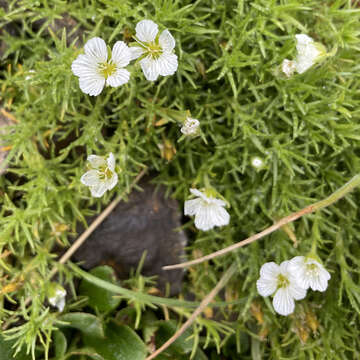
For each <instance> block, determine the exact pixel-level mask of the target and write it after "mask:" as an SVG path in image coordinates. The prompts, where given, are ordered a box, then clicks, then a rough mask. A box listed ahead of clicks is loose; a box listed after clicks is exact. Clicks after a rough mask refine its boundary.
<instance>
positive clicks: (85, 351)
mask: <svg viewBox="0 0 360 360" xmlns="http://www.w3.org/2000/svg"><path fill="white" fill-rule="evenodd" d="M76 355H77V356H79V355H85V356H87V357H89V358H90V359H93V360H106V359H104V358H103V357H102V356H101V355H99V354H98V353H97V352H96V351H95V350H94V349H92V348H82V349H77V350H74V351H71V352H69V353H67V354H66V356H65V357H64V360H66V359H78V357H73V356H76ZM86 359H87V358H86Z"/></svg>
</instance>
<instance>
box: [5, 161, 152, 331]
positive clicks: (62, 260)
mask: <svg viewBox="0 0 360 360" xmlns="http://www.w3.org/2000/svg"><path fill="white" fill-rule="evenodd" d="M146 171H147V169H146V168H145V169H143V170H142V171H141V172H140V173H139V174H138V176H137V177H136V178H135V180H134V181H133V182H132V183H131V185H130V189H132V188H133V187H134V185H135V184H137V183H138V182H139V181H140V179H141V178H142V177H143V176H144V175H145V173H146ZM126 192H127V191H126V190H124V191H123V192H122V193H121V194H120V195H119V196H118V197H117V198H116V199H115V200H113V201H112V202H111V203H110V205H108V206H107V207H106V208H105V209H104V210H103V211H102V213H101V214H100V215H99V216H98V217H97V218H96V219H95V220H94V221H93V222H92V223H91V225H90V226H89V227H88V228H87V229H86V230H85V231H84V232H83V233H82V234H81V235H80V236H79V237H78V238H77V239H76V241H75V242H74V243H73V244H72V245H71V246H70V248H69V249H68V250H67V251H66V253H65V254H64V255H63V256H62V257H61V258H60V260H59V261H58V263H59V264H65V263H66V261H68V260H69V259H70V258H71V256H72V255H73V254H74V253H75V251H77V250H78V249H79V247H80V246H81V245H82V244H83V243H84V242H85V240H86V239H87V238H88V237H89V236H90V235H91V233H92V232H93V231H94V230H95V229H96V228H97V227H98V226H99V225H100V224H101V223H102V222H103V221H104V220H105V218H106V217H107V216H108V215H109V214H110V213H111V211H113V210H114V208H115V207H116V205H117V204H118V203H119V202H120V201H121V200H122V199H123V197H124V195H125V194H126ZM57 272H58V268H56V267H55V268H53V269H52V271H51V272H50V273H49V275H48V278H47V279H48V280H50V279H51V278H52V277H53V276H54V275H55V274H56V273H57ZM30 303H31V298H30V297H28V298H26V299H25V302H24V305H25V306H28V305H29V304H30ZM15 317H16V316H15V315H13V316H12V317H10V318H9V320H8V321H6V322H5V323H4V325H3V327H2V329H3V330H6V329H7V328H8V327H9V325H10V324H11V322H12V320H13V319H14V318H15Z"/></svg>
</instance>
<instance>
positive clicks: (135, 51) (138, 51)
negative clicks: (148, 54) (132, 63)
mask: <svg viewBox="0 0 360 360" xmlns="http://www.w3.org/2000/svg"><path fill="white" fill-rule="evenodd" d="M129 49H130V53H131V60H135V59H137V58H138V57H140V56H141V55H142V54H143V53H144V49H142V48H141V47H139V46H130V47H129Z"/></svg>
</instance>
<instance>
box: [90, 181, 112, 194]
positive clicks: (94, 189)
mask: <svg viewBox="0 0 360 360" xmlns="http://www.w3.org/2000/svg"><path fill="white" fill-rule="evenodd" d="M107 189H108V188H107V184H106V182H104V181H102V182H99V183H98V184H97V185H95V186H90V191H91V195H92V196H93V197H96V198H99V197H102V196H103V195H104V194H105V192H106V190H107Z"/></svg>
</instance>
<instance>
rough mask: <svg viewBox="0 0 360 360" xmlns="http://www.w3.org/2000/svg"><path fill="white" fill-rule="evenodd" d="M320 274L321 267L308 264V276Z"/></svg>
mask: <svg viewBox="0 0 360 360" xmlns="http://www.w3.org/2000/svg"><path fill="white" fill-rule="evenodd" d="M318 274H319V269H318V266H317V265H316V264H306V275H307V276H317V275H318Z"/></svg>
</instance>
